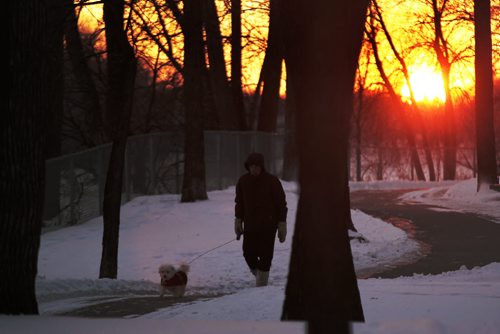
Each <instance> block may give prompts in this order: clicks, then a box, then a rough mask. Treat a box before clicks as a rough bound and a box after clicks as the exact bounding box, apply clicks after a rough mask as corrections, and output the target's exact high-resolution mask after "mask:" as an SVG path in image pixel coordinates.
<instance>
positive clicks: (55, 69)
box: [43, 0, 71, 219]
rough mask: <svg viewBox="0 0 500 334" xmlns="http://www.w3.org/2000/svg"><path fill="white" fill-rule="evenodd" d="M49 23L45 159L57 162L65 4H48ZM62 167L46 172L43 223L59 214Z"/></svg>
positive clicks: (58, 1)
mask: <svg viewBox="0 0 500 334" xmlns="http://www.w3.org/2000/svg"><path fill="white" fill-rule="evenodd" d="M49 6H50V10H49V22H50V32H49V34H48V35H47V40H48V41H47V42H48V43H49V45H48V46H49V50H50V51H49V52H50V55H49V58H48V61H49V63H48V66H50V70H49V71H50V72H49V73H50V75H51V79H52V80H48V81H47V82H46V85H47V86H48V87H47V92H48V94H49V97H48V101H49V103H50V106H49V109H50V110H51V112H50V113H48V114H47V115H46V117H45V120H44V121H45V131H46V133H47V137H46V143H45V159H51V158H55V157H58V156H60V155H61V128H62V118H63V113H64V103H63V100H64V79H63V77H64V74H63V63H64V60H63V58H64V43H63V42H64V35H63V26H64V24H63V21H64V20H65V17H66V16H67V14H68V12H69V11H68V8H71V6H68V5H67V3H66V1H65V0H51V1H49ZM60 176H61V172H60V167H59V166H57V165H52V168H50V169H49V170H46V174H45V177H46V180H45V181H46V183H47V184H48V185H49V186H48V187H45V203H44V216H43V217H44V219H51V218H53V217H56V216H57V215H58V214H59V212H60V203H59V197H60V196H59V195H60V194H59V183H60Z"/></svg>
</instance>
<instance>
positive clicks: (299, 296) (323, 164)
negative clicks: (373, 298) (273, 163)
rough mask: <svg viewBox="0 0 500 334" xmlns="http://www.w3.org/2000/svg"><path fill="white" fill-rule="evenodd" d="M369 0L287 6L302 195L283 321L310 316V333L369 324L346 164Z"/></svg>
mask: <svg viewBox="0 0 500 334" xmlns="http://www.w3.org/2000/svg"><path fill="white" fill-rule="evenodd" d="M367 4H368V3H367V1H361V0H360V1H349V2H347V1H345V2H331V1H326V0H325V1H317V2H315V4H314V6H311V5H310V3H309V2H307V1H300V0H296V1H293V2H291V3H288V4H287V18H288V19H289V20H290V22H287V27H289V29H288V30H287V36H286V39H285V41H286V45H287V51H286V52H287V60H288V63H289V64H290V66H289V68H290V71H291V72H294V73H296V75H297V76H296V78H297V83H298V89H297V111H298V114H297V115H298V119H297V125H298V137H297V138H298V148H299V161H300V171H299V181H300V198H299V203H298V208H297V219H296V225H295V231H294V236H293V245H292V255H291V261H290V269H289V275H288V282H287V286H286V291H285V302H284V306H283V314H282V319H284V320H306V321H308V328H309V333H348V332H349V321H364V316H363V310H362V307H361V300H360V296H359V290H358V286H357V280H356V274H355V272H354V265H353V260H352V254H351V248H350V244H349V238H348V234H347V222H346V219H347V217H348V213H347V212H346V211H347V210H350V208H349V198H348V191H346V187H347V182H348V175H347V168H346V166H347V159H348V158H347V156H348V154H347V151H348V139H349V130H348V129H349V119H350V113H351V112H352V108H353V105H352V103H353V99H352V98H353V86H354V76H355V71H356V64H357V59H358V55H359V50H360V47H361V38H362V35H363V22H364V19H365V11H366V7H367ZM306 12H307V13H308V15H303V13H306ZM318 50H321V51H322V52H317V51H318ZM312 272H313V273H314V275H311V274H310V273H312ZM318 277H321V280H318V279H317V278H318ZM331 282H336V284H331Z"/></svg>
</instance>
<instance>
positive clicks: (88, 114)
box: [64, 1, 105, 147]
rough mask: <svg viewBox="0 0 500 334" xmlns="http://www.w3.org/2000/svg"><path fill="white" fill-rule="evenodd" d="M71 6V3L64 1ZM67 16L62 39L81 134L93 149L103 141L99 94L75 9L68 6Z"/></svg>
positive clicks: (87, 144)
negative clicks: (75, 90) (81, 118)
mask: <svg viewBox="0 0 500 334" xmlns="http://www.w3.org/2000/svg"><path fill="white" fill-rule="evenodd" d="M66 2H67V3H68V4H70V5H72V4H73V1H66ZM68 7H69V8H70V10H68V15H66V20H65V24H64V39H65V41H66V51H67V53H68V57H69V60H70V63H71V70H72V72H73V74H74V76H75V79H76V80H75V81H76V84H77V85H78V88H79V93H80V94H79V96H80V97H81V98H80V100H79V101H78V102H79V105H80V106H81V108H82V110H83V112H84V120H85V121H84V124H83V128H84V131H82V134H83V135H84V136H85V143H86V146H88V147H93V146H96V145H99V144H101V143H103V142H104V141H105V140H104V138H103V136H104V133H103V132H104V126H103V120H102V115H103V112H102V107H101V102H100V100H99V93H98V90H97V87H96V84H95V82H94V79H93V78H92V71H91V69H90V67H89V65H88V63H87V57H86V54H85V50H84V47H83V43H82V37H81V34H80V31H79V29H78V17H77V12H76V9H77V8H78V7H77V8H72V6H68Z"/></svg>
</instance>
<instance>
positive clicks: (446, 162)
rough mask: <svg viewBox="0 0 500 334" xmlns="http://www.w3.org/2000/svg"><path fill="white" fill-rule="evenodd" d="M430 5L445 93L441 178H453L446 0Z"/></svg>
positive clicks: (454, 156)
mask: <svg viewBox="0 0 500 334" xmlns="http://www.w3.org/2000/svg"><path fill="white" fill-rule="evenodd" d="M431 5H432V12H433V15H432V24H433V27H434V36H433V37H434V39H433V42H432V48H433V49H434V52H435V53H436V57H437V60H438V63H439V65H440V67H441V76H442V78H443V88H444V92H445V95H446V101H445V103H444V108H445V113H446V124H445V133H444V139H443V144H444V148H443V179H444V180H454V179H455V176H456V169H457V138H456V136H457V135H456V124H455V123H456V121H455V111H454V107H453V101H452V97H451V88H450V70H451V65H452V60H451V55H450V47H449V43H448V41H447V39H446V38H445V35H444V33H443V23H444V22H443V15H444V12H445V11H446V9H447V5H448V1H442V2H440V3H439V1H438V0H431Z"/></svg>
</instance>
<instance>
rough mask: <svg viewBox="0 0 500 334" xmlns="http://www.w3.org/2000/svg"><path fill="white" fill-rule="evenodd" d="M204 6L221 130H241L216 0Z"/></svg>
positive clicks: (213, 85) (204, 21) (212, 77)
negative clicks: (227, 70) (225, 58)
mask: <svg viewBox="0 0 500 334" xmlns="http://www.w3.org/2000/svg"><path fill="white" fill-rule="evenodd" d="M202 6H203V7H202V8H203V26H204V27H205V32H206V44H207V53H208V63H209V65H210V66H209V71H208V76H209V78H210V83H211V91H212V92H213V95H214V102H215V106H216V109H217V112H218V115H219V127H220V129H221V130H240V122H241V119H242V117H240V116H241V115H238V114H237V111H241V110H237V109H236V108H235V105H234V101H233V96H232V93H231V89H230V87H229V83H228V80H227V73H226V61H225V60H224V50H223V45H222V35H221V32H220V23H219V17H218V15H217V7H216V6H215V0H205V1H203V2H202Z"/></svg>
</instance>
